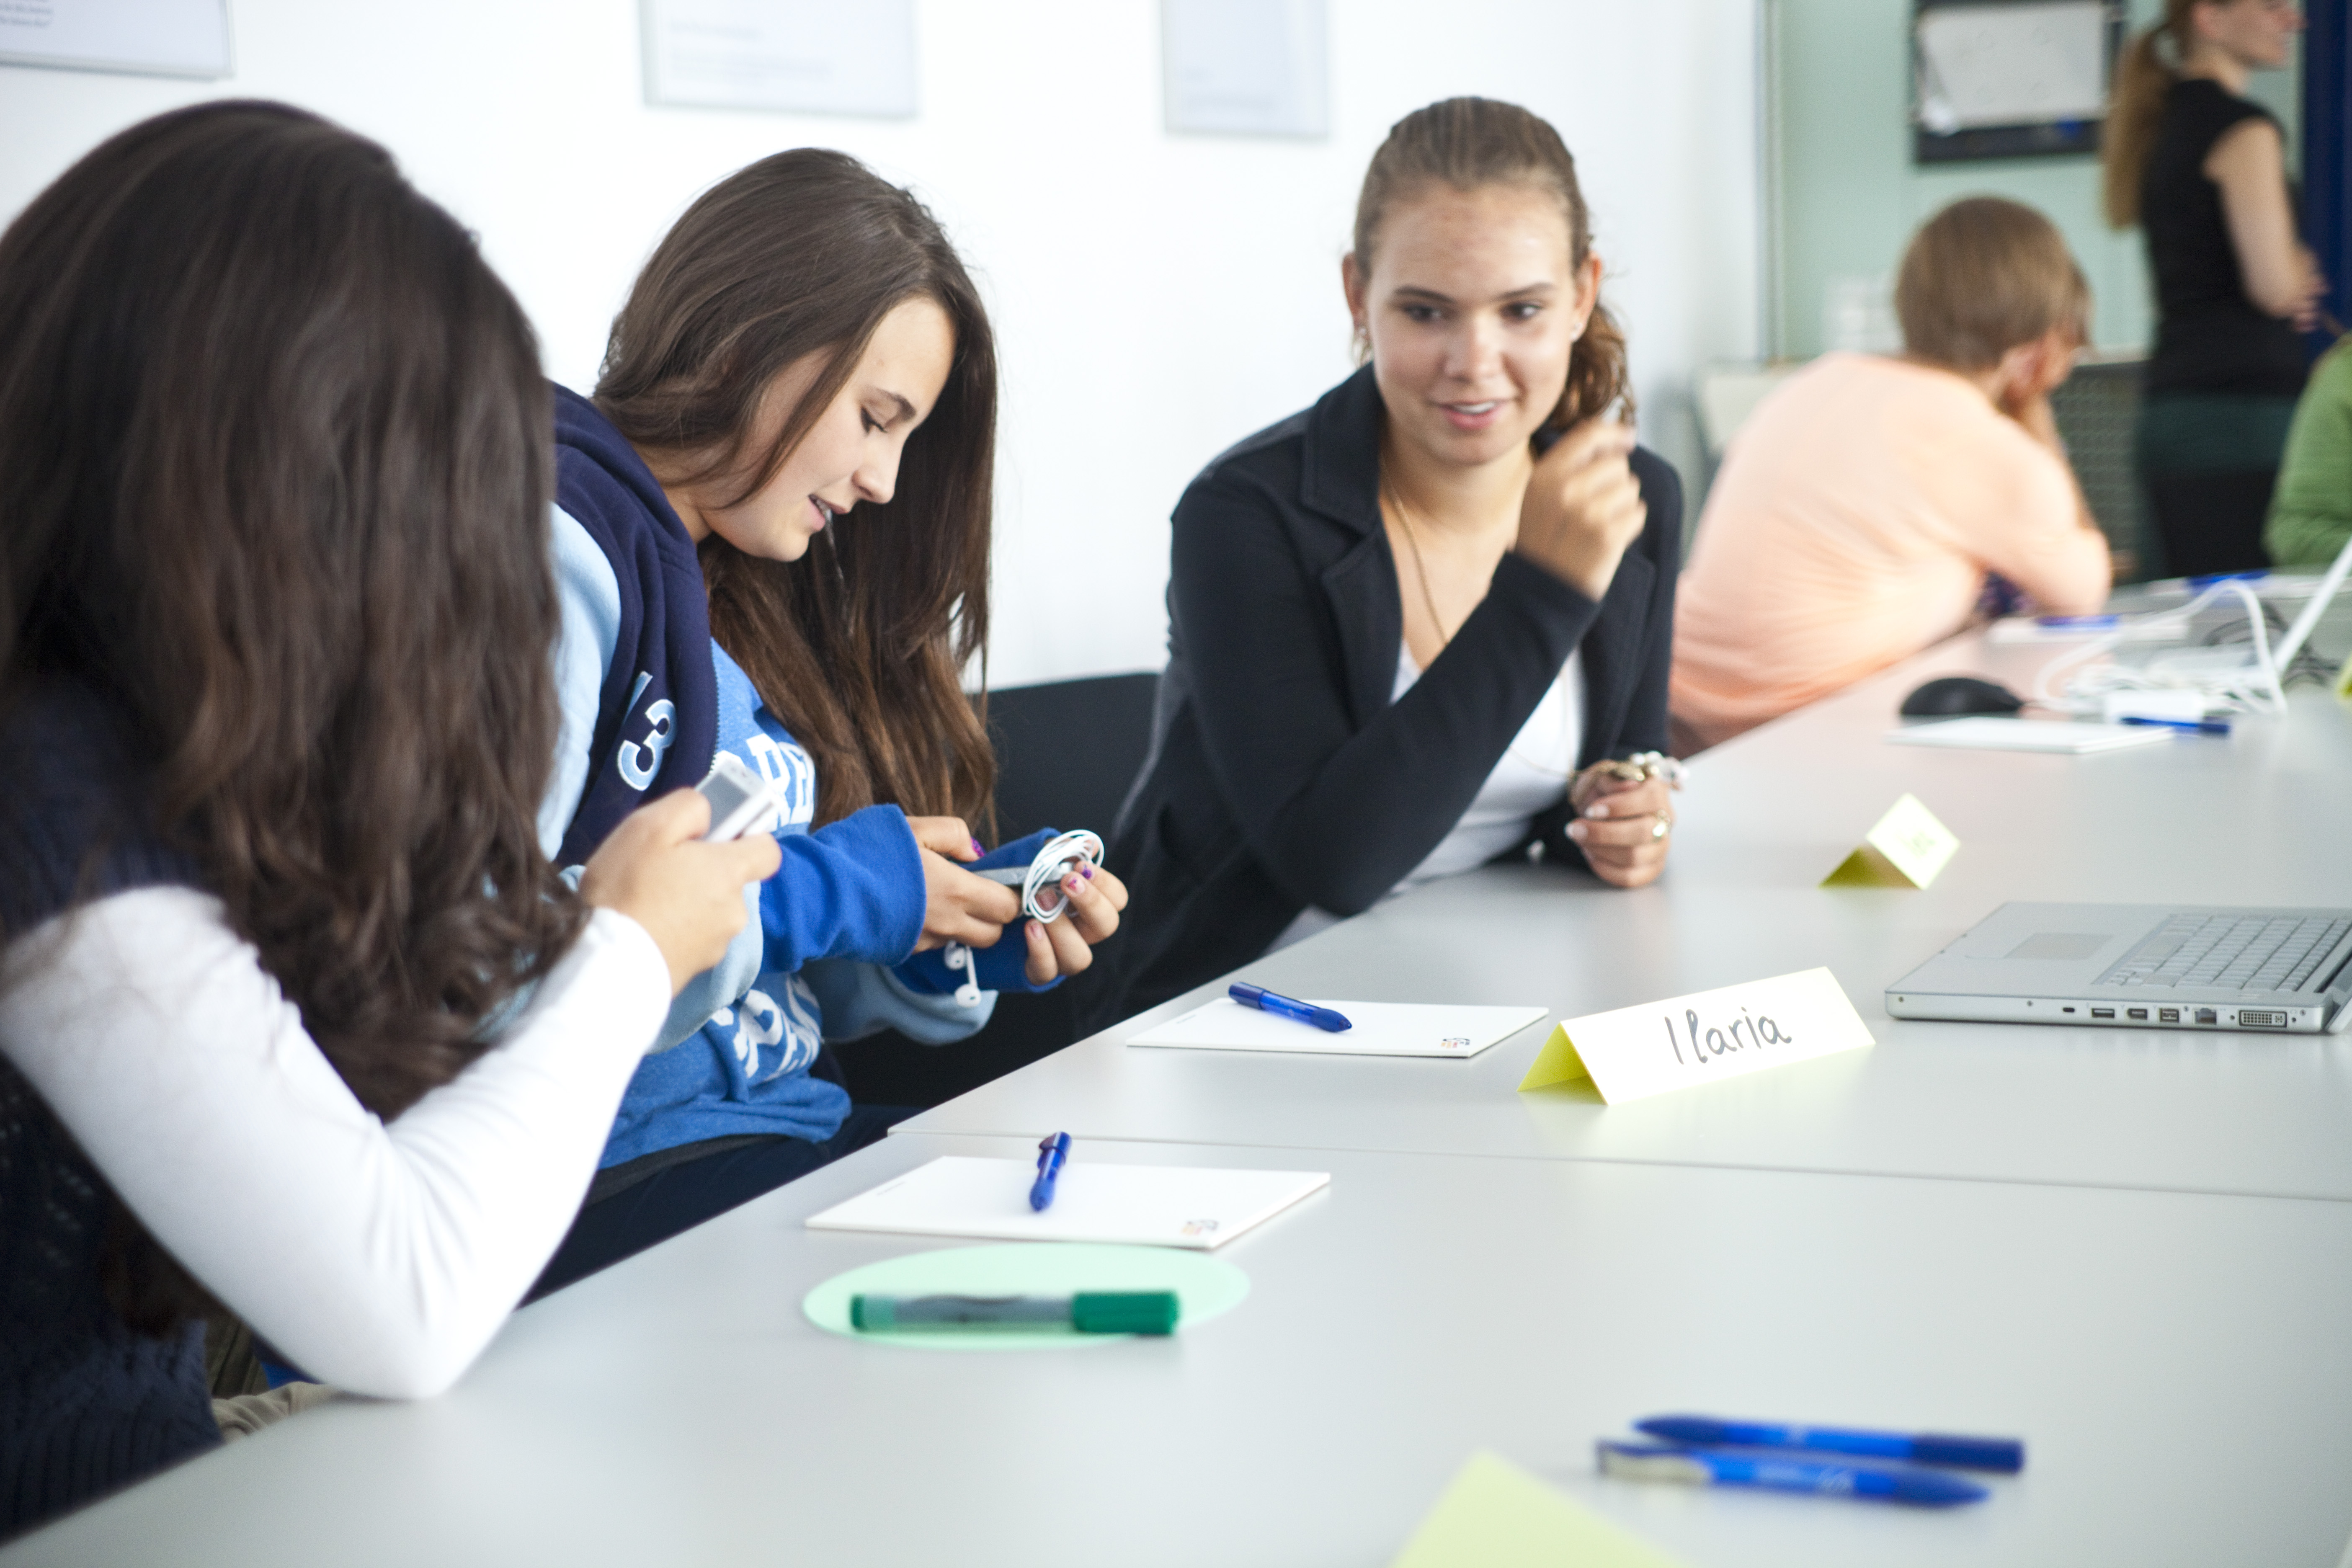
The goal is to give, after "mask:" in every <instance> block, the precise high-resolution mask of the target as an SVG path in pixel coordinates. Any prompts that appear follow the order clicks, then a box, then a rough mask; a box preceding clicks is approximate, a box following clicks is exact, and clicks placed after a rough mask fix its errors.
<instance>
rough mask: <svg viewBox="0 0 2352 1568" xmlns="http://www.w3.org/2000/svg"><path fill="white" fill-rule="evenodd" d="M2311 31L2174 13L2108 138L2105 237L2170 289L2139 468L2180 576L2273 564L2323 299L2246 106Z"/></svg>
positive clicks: (2227, 15)
mask: <svg viewBox="0 0 2352 1568" xmlns="http://www.w3.org/2000/svg"><path fill="white" fill-rule="evenodd" d="M2302 28H2303V13H2302V11H2301V10H2300V9H2299V8H2298V7H2297V6H2296V5H2295V4H2294V0H2227V3H2217V0H2168V3H2167V5H2165V10H2164V20H2163V21H2162V22H2161V23H2159V24H2158V26H2154V27H2152V28H2150V29H2149V30H2148V31H2147V32H2146V33H2144V34H2142V35H2141V36H2140V37H2139V38H2138V39H2137V41H2136V42H2134V44H2133V45H2132V47H2131V48H2130V50H2129V52H2128V53H2127V54H2126V57H2125V58H2124V64H2123V69H2122V72H2121V76H2120V79H2119V81H2118V83H2117V86H2116V104H2115V109H2114V110H2113V112H2112V113H2111V114H2110V115H2109V117H2108V121H2107V135H2106V149H2105V205H2106V213H2107V221H2108V222H2109V223H2110V224H2112V225H2114V226H2116V227H2117V228H2128V227H2129V226H2131V225H2133V224H2134V223H2137V224H2138V225H2139V226H2141V227H2142V229H2144V230H2145V231H2146V233H2147V257H2148V264H2149V267H2150V268H2152V269H2153V271H2154V273H2155V275H2156V295H2157V310H2158V325H2157V338H2156V350H2155V353H2152V354H2151V355H2149V357H2148V362H2147V375H2146V381H2145V383H2144V395H2143V400H2142V403H2141V405H2140V422H2139V468H2140V474H2141V478H2142V479H2143V480H2144V481H2145V483H2146V484H2147V494H2148V500H2149V502H2150V504H2151V505H2152V506H2153V507H2154V509H2155V511H2156V525H2157V531H2158V536H2159V538H2160V539H2161V540H2162V542H2163V546H2164V552H2165V561H2164V566H2165V570H2166V571H2168V572H2169V573H2172V574H2175V575H2199V574H2205V573H2212V572H2241V571H2252V570H2255V569H2259V568H2260V567H2262V566H2263V565H2265V564H2266V562H2265V560H2264V557H2263V518H2264V516H2265V515H2266V514H2267V512H2268V510H2269V508H2270V500H2271V490H2272V487H2273V485H2274V484H2275V482H2276V480H2277V478H2278V466H2279V458H2280V455H2281V454H2282V453H2283V452H2284V450H2285V447H2286V435H2287V426H2288V424H2289V422H2290V421H2292V419H2293V418H2294V405H2295V398H2296V396H2297V395H2299V394H2300V393H2301V392H2302V390H2303V384H2304V378H2305V356H2304V352H2303V343H2302V342H2301V340H2300V338H2299V337H2298V335H2297V334H2298V333H2299V332H2301V331H2306V330H2308V329H2309V328H2310V327H2311V326H2312V324H2313V323H2314V321H2315V319H2316V315H2317V300H2318V297H2319V294H2320V290H2321V282H2320V279H2319V277H2318V274H2317V272H2316V271H2315V268H2313V266H2312V261H2311V255H2310V252H2308V251H2306V250H2305V248H2304V247H2303V246H2302V244H2301V243H2300V242H2299V240H2298V239H2297V237H2296V230H2295V219H2294V199H2293V195H2292V193H2291V192H2290V191H2289V189H2288V187H2287V182H2286V163H2285V155H2284V143H2283V142H2282V139H2281V137H2280V133H2279V124H2278V121H2276V120H2274V119H2273V118H2272V116H2271V113H2270V111H2269V110H2266V109H2264V108H2263V106H2262V105H2260V104H2258V103H2255V102H2253V101H2252V100H2249V99H2248V98H2247V97H2246V96H2245V91H2246V79H2247V78H2248V77H2249V76H2250V75H2251V74H2252V72H2254V71H2257V70H2274V69H2276V68H2279V67H2281V66H2284V64H2286V62H2287V58H2288V51H2289V49H2290V47H2291V44H2292V40H2293V38H2294V35H2295V34H2296V33H2298V32H2300V31H2301V30H2302ZM2168 51H2169V54H2170V57H2171V58H2169V59H2168V58H2166V57H2167V52H2168Z"/></svg>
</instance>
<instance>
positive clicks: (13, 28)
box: [0, 0, 230, 77]
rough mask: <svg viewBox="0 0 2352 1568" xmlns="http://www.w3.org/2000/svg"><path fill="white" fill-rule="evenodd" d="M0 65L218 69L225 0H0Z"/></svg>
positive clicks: (183, 71)
mask: <svg viewBox="0 0 2352 1568" xmlns="http://www.w3.org/2000/svg"><path fill="white" fill-rule="evenodd" d="M0 65H12V66H58V67H61V68H65V69H68V70H91V71H122V72H126V73H128V74H131V75H133V76H193V77H224V76H226V75H228V74H229V68H230V59H229V35H228V0H0Z"/></svg>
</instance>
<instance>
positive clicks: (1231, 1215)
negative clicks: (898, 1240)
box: [808, 1142, 1331, 1252]
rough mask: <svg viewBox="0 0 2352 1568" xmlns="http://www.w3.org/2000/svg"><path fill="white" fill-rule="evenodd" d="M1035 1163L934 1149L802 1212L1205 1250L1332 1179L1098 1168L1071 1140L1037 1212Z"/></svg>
mask: <svg viewBox="0 0 2352 1568" xmlns="http://www.w3.org/2000/svg"><path fill="white" fill-rule="evenodd" d="M1036 1179H1037V1168H1036V1165H1035V1164H1034V1163H1033V1162H1028V1161H1022V1160H974V1159H969V1158H966V1157H964V1156H962V1155H959V1154H947V1155H942V1156H940V1158H939V1159H936V1160H934V1161H932V1162H931V1163H929V1164H928V1165H924V1166H922V1167H920V1168H919V1169H917V1170H913V1171H909V1172H908V1173H906V1174H905V1175H903V1176H898V1177H894V1178H893V1179H891V1180H890V1181H887V1182H885V1183H883V1184H881V1185H880V1186H878V1187H876V1188H875V1189H874V1190H873V1191H872V1192H868V1193H861V1194H858V1195H857V1196H856V1197H854V1198H852V1199H850V1200H849V1201H848V1202H847V1203H845V1204H836V1205H834V1206H833V1207H831V1208H829V1209H827V1210H825V1211H824V1213H823V1214H819V1215H810V1216H809V1221H808V1226H809V1228H810V1229H811V1230H878V1231H887V1232H889V1233H891V1234H893V1235H900V1236H963V1237H985V1238H988V1239H991V1240H995V1241H1107V1242H1120V1243H1125V1244H1128V1245H1130V1246H1137V1247H1190V1248H1192V1249H1193V1250H1195V1251H1202V1252H1205V1251H1208V1250H1210V1249H1212V1248H1213V1247H1223V1245H1224V1244H1225V1243H1226V1242H1229V1241H1231V1240H1232V1239H1233V1238H1234V1237H1237V1236H1239V1235H1241V1234H1242V1232H1244V1231H1245V1230H1247V1229H1249V1228H1250V1227H1251V1226H1255V1225H1257V1224H1259V1223H1260V1222H1262V1221H1264V1220H1265V1219H1267V1218H1269V1217H1271V1216H1272V1215H1277V1214H1279V1213H1281V1212H1282V1211H1283V1210H1284V1209H1286V1208H1288V1207H1289V1206H1290V1205H1293V1204H1295V1203H1297V1201H1298V1200H1299V1199H1301V1198H1303V1197H1306V1196H1307V1194H1310V1193H1316V1192H1320V1191H1321V1190H1322V1189H1323V1188H1325V1187H1328V1186H1329V1185H1330V1184H1331V1176H1330V1173H1328V1172H1327V1171H1218V1170H1200V1169H1196V1168H1194V1167H1192V1166H1187V1165H1104V1164H1092V1163H1088V1162H1087V1150H1086V1145H1085V1143H1083V1142H1080V1143H1077V1144H1076V1145H1074V1146H1073V1148H1072V1150H1071V1152H1070V1159H1069V1163H1067V1164H1066V1165H1064V1166H1063V1167H1062V1173H1061V1175H1060V1177H1059V1178H1058V1179H1057V1181H1056V1182H1055V1191H1054V1202H1053V1205H1052V1206H1051V1207H1050V1208H1047V1209H1046V1210H1045V1212H1044V1213H1042V1214H1040V1213H1038V1212H1036V1211H1034V1210H1033V1209H1032V1208H1030V1206H1029V1188H1030V1184H1032V1183H1034V1181H1035V1180H1036Z"/></svg>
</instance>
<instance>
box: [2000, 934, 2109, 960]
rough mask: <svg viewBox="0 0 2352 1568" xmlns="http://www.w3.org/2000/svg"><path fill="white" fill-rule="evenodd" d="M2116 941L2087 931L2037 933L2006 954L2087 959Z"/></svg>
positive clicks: (2026, 956) (2019, 956) (2015, 956)
mask: <svg viewBox="0 0 2352 1568" xmlns="http://www.w3.org/2000/svg"><path fill="white" fill-rule="evenodd" d="M2115 940H2116V939H2115V938H2114V937H2112V936H2105V935H2100V934H2096V933H2093V932H2089V931H2037V932H2035V933H2034V934H2033V935H2032V936H2030V937H2027V938H2026V939H2025V940H2024V941H2023V942H2019V943H2018V944H2017V946H2016V947H2015V948H2013V949H2012V950H2011V952H2009V953H2008V954H2007V956H2008V957H2011V958H2088V957H2090V956H2091V955H2092V954H2093V953H2095V952H2098V951H2099V949H2101V948H2103V947H2105V946H2106V945H2107V944H2108V943H2109V942H2113V941H2115Z"/></svg>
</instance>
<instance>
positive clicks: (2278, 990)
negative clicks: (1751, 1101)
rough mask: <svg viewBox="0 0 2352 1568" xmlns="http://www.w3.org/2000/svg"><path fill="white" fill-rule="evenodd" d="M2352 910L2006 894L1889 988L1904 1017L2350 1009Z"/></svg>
mask: <svg viewBox="0 0 2352 1568" xmlns="http://www.w3.org/2000/svg"><path fill="white" fill-rule="evenodd" d="M2347 961H2352V910H2296V909H2223V908H2218V907H2211V906H2208V907H2200V908H2193V909H2192V908H2168V907H2167V906H2164V905H2161V904H2003V905H2001V907H2000V908H1999V909H1997V910H1994V911H1993V912H1992V914H1991V915H1990V917H1988V918H1987V919H1985V920H1983V921H1979V922H1978V923H1977V924H1976V925H1975V926H1973V927H1971V928H1970V929H1969V931H1968V933H1967V934H1966V935H1964V936H1962V937H1961V938H1960V939H1959V940H1958V942H1954V943H1952V945H1951V946H1949V947H1948V948H1946V949H1944V951H1943V952H1939V953H1937V955H1936V956H1935V957H1933V958H1931V959H1929V960H1928V961H1927V963H1923V964H1921V965H1920V966H1919V967H1918V968H1916V969H1915V970H1913V971H1912V972H1911V973H1908V974H1906V975H1905V976H1904V977H1903V978H1902V979H1901V980H1899V981H1897V982H1896V983H1895V984H1893V985H1890V986H1888V987H1887V988H1886V1011H1887V1013H1888V1015H1889V1016H1893V1017H1896V1018H1959V1019H1969V1020H1984V1021H1989V1022H1996V1023H2003V1024H2093V1025H2097V1026H2102V1027H2105V1026H2115V1027H2116V1028H2134V1029H2262V1030H2271V1031H2283V1032H2285V1033H2288V1034H2302V1035H2315V1034H2318V1033H2319V1032H2321V1031H2322V1030H2327V1029H2334V1028H2341V1027H2342V1026H2343V1025H2344V1023H2345V1022H2346V1021H2347V1020H2352V1013H2347V1011H2346V1009H2345V1002H2346V1001H2347V997H2352V962H2347Z"/></svg>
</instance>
